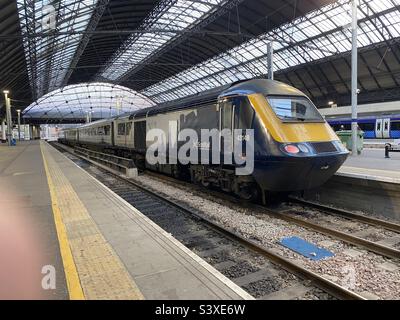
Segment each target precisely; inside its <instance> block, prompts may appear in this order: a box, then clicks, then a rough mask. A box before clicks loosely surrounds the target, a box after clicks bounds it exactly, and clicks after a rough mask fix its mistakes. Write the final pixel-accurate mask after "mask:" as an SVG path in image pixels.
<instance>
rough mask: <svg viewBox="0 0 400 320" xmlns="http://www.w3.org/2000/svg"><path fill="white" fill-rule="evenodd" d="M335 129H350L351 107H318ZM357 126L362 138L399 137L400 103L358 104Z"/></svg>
mask: <svg viewBox="0 0 400 320" xmlns="http://www.w3.org/2000/svg"><path fill="white" fill-rule="evenodd" d="M320 112H321V114H322V115H323V116H324V117H325V119H326V120H327V121H328V123H329V124H330V125H331V126H332V128H333V129H334V130H335V131H339V130H351V107H350V106H346V107H338V108H327V109H320ZM357 122H358V126H359V128H360V129H361V130H362V131H363V132H364V139H400V103H399V102H397V101H391V102H383V103H373V104H366V105H359V106H358V119H357Z"/></svg>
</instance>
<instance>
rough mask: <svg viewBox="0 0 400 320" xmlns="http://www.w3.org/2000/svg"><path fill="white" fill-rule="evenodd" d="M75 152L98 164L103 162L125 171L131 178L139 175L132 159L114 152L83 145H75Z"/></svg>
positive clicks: (119, 170)
mask: <svg viewBox="0 0 400 320" xmlns="http://www.w3.org/2000/svg"><path fill="white" fill-rule="evenodd" d="M74 152H75V153H76V154H78V155H80V156H83V157H84V158H86V159H88V160H91V161H93V162H95V163H97V164H101V165H103V166H106V167H107V168H111V169H113V170H115V171H118V172H120V173H123V174H124V175H125V176H127V177H129V178H132V177H136V176H137V175H138V171H137V168H136V166H135V163H134V162H133V160H132V159H128V158H122V157H118V156H115V155H113V154H108V153H103V152H98V151H93V150H89V149H85V148H81V147H75V148H74Z"/></svg>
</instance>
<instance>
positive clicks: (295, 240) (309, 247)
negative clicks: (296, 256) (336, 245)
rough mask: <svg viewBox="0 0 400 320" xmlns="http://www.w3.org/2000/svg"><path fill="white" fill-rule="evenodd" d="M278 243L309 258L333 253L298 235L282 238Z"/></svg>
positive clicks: (313, 258)
mask: <svg viewBox="0 0 400 320" xmlns="http://www.w3.org/2000/svg"><path fill="white" fill-rule="evenodd" d="M280 244H281V245H283V246H285V247H286V248H289V249H290V250H293V251H295V252H297V253H300V254H301V255H303V256H305V257H307V258H309V259H311V260H321V259H324V258H329V257H333V256H334V255H335V254H334V253H333V252H331V251H328V250H326V249H324V248H320V247H318V246H316V245H314V244H312V243H311V242H308V241H306V240H304V239H301V238H299V237H288V238H283V239H282V240H281V242H280Z"/></svg>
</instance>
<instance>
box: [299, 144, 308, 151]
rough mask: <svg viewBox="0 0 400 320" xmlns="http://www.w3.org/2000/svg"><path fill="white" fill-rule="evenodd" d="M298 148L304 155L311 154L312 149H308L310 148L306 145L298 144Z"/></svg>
mask: <svg viewBox="0 0 400 320" xmlns="http://www.w3.org/2000/svg"><path fill="white" fill-rule="evenodd" d="M297 147H298V148H299V149H300V151H301V152H303V153H309V152H310V149H308V147H307V146H306V145H305V144H298V145H297Z"/></svg>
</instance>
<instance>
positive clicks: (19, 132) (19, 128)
mask: <svg viewBox="0 0 400 320" xmlns="http://www.w3.org/2000/svg"><path fill="white" fill-rule="evenodd" d="M17 113H18V141H21V110H20V109H18V110H17Z"/></svg>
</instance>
